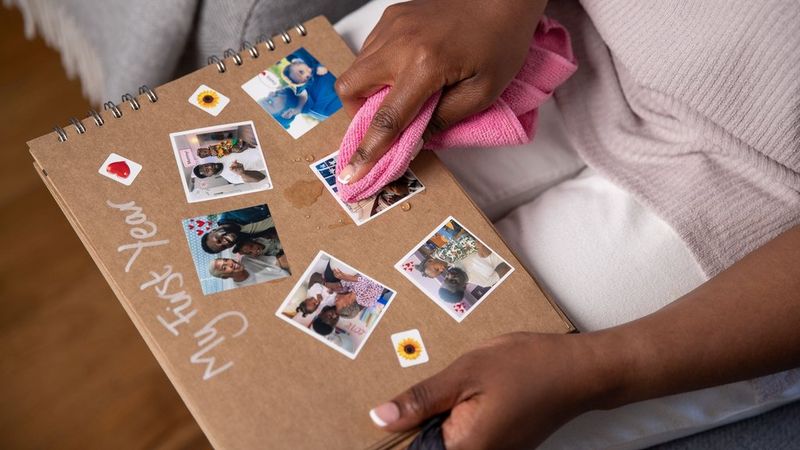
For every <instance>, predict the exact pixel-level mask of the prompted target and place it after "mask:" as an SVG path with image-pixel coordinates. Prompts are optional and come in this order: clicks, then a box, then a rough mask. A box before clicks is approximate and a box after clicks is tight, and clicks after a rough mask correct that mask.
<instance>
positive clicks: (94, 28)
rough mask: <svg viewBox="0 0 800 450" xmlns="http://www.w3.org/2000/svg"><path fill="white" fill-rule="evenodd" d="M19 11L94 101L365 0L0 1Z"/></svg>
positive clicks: (346, 10) (133, 90) (335, 15)
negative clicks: (246, 42) (243, 43)
mask: <svg viewBox="0 0 800 450" xmlns="http://www.w3.org/2000/svg"><path fill="white" fill-rule="evenodd" d="M3 3H4V4H5V6H7V7H9V6H13V7H17V8H18V9H19V10H20V11H22V14H23V16H24V17H25V32H26V34H27V36H28V37H29V38H32V37H33V36H34V35H35V34H39V35H41V36H42V37H43V38H44V39H45V40H46V41H47V42H48V44H49V45H50V46H52V47H55V48H56V49H57V50H58V51H59V52H60V53H61V58H62V61H63V64H64V67H65V68H66V71H67V74H68V75H69V76H70V77H75V76H78V77H80V80H81V85H82V86H83V90H84V94H85V95H86V96H87V97H88V98H89V100H90V101H91V102H92V103H94V104H95V105H99V104H101V103H102V102H103V101H106V100H114V101H115V103H117V102H119V98H120V96H121V95H122V94H125V93H126V92H130V93H132V94H136V92H137V89H138V87H139V86H141V85H142V84H147V85H148V86H151V87H155V86H158V85H160V84H163V83H166V82H168V81H170V80H172V79H174V78H176V77H178V76H180V75H182V74H184V73H187V72H190V71H192V70H195V69H197V68H198V67H201V66H203V65H205V64H206V62H207V58H208V56H210V55H214V54H216V55H219V56H222V53H223V52H224V51H225V49H228V48H233V49H235V50H237V51H238V50H239V49H240V48H241V43H242V41H249V42H251V43H253V42H255V41H256V39H257V38H258V36H259V35H261V34H265V35H266V36H273V35H276V34H278V33H280V32H281V31H284V30H285V29H287V28H289V27H291V26H292V25H294V24H295V23H298V22H303V21H305V20H308V19H311V18H312V17H314V16H317V15H320V14H322V15H325V16H326V17H327V18H328V20H330V21H331V22H333V21H336V20H339V19H340V18H341V17H343V16H344V15H345V14H347V13H349V12H350V11H352V10H354V9H356V8H357V7H358V6H360V5H362V4H363V3H366V0H306V1H302V2H298V1H292V0H250V1H243V0H240V1H236V0H215V1H205V2H204V1H199V0H169V1H158V0H137V1H125V0H102V1H90V0H3Z"/></svg>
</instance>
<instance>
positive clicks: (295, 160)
mask: <svg viewBox="0 0 800 450" xmlns="http://www.w3.org/2000/svg"><path fill="white" fill-rule="evenodd" d="M300 161H302V159H300V157H299V156H298V157H297V158H295V159H294V162H300Z"/></svg>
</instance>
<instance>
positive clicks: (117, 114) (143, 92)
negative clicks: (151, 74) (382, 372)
mask: <svg viewBox="0 0 800 450" xmlns="http://www.w3.org/2000/svg"><path fill="white" fill-rule="evenodd" d="M291 30H294V31H296V32H297V35H298V36H299V37H305V36H306V35H308V30H306V27H305V26H304V25H303V24H302V23H297V24H295V25H294V26H293V27H292V28H290V29H289V30H286V31H281V33H280V34H278V35H276V36H274V37H280V39H281V41H283V43H284V44H290V43H291V42H292V36H291V35H290V34H289V31H291ZM261 44H264V47H265V48H266V49H267V51H270V52H273V51H275V49H277V46H276V45H275V41H274V40H273V39H272V38H270V37H269V36H267V35H266V34H262V35H260V36H258V38H256V42H255V44H251V43H250V42H248V41H243V42H242V45H241V47H240V48H239V51H238V52H237V51H236V50H234V49H232V48H229V49H227V50H225V52H223V54H222V59H220V58H218V57H217V56H216V55H211V56H209V57H208V64H209V65H212V64H213V65H215V66H217V71H218V72H219V73H225V71H227V70H228V65H227V64H225V60H227V59H231V60H233V63H234V64H235V65H237V66H241V65H242V64H244V61H245V60H244V58H242V53H243V52H245V51H246V52H247V53H248V54H249V55H250V59H257V58H258V57H259V56H261V52H260V51H259V49H258V46H259V45H261ZM138 96H145V97H147V100H149V101H150V103H156V102H157V101H158V95H157V94H156V92H155V91H154V90H153V89H150V88H149V87H147V85H142V86H140V87H139V95H138ZM122 103H128V105H130V107H131V109H132V110H134V111H138V110H139V109H141V104H140V103H139V100H138V99H137V97H135V96H133V95H131V94H130V93H126V94H125V95H123V96H122V102H121V103H120V104H122ZM103 110H104V111H110V112H111V115H112V116H113V117H114V118H115V119H119V118H121V117H122V110H120V108H119V106H118V105H116V104H114V102H110V101H109V102H105V103H103ZM88 118H91V119H92V120H93V121H94V124H95V125H96V126H98V127H102V126H103V125H105V123H106V121H105V119H103V117H102V116H101V115H100V113H98V112H97V111H95V110H94V109H90V110H89V116H88V117H87V119H88ZM69 122H70V124H71V125H72V126H73V127H74V128H75V131H76V132H77V133H78V134H84V133H86V126H85V125H84V124H83V122H82V121H81V120H78V119H77V118H75V117H70V118H69ZM53 130H54V131H55V133H56V138H57V139H58V141H59V142H66V141H67V139H69V136H68V135H67V131H66V130H65V129H64V128H62V127H59V126H55V127H53Z"/></svg>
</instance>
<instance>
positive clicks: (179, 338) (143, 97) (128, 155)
mask: <svg viewBox="0 0 800 450" xmlns="http://www.w3.org/2000/svg"><path fill="white" fill-rule="evenodd" d="M225 56H226V57H225V58H223V59H220V58H212V59H210V61H211V63H210V64H209V65H208V66H206V67H204V68H202V69H199V70H197V71H195V72H193V73H190V74H187V75H185V76H183V77H182V78H179V79H177V80H174V81H171V82H169V83H166V84H164V85H162V86H152V87H147V86H142V87H141V88H140V90H139V92H138V95H125V96H124V97H123V101H122V102H121V103H117V104H115V103H114V102H109V103H107V104H106V105H105V110H104V111H102V112H94V111H92V112H91V116H90V117H89V118H83V119H81V120H78V119H71V120H70V122H71V125H70V126H67V127H64V128H61V127H57V129H56V133H50V134H47V135H44V136H41V137H39V138H36V139H33V140H31V141H30V142H29V143H28V144H29V147H30V151H31V154H32V156H33V159H34V163H33V164H34V168H35V169H36V171H37V173H38V174H39V175H40V177H41V178H42V180H43V182H44V183H45V185H46V186H47V188H48V189H49V191H50V193H51V194H52V196H53V198H54V199H55V200H56V203H57V204H58V206H59V207H60V208H61V210H62V211H63V213H64V215H65V217H66V218H67V220H68V221H69V222H70V223H71V225H72V227H73V229H74V230H75V232H76V234H77V236H78V237H79V238H80V239H81V241H82V242H83V244H84V246H85V247H86V249H87V251H88V252H89V254H90V255H91V256H92V258H93V260H94V261H95V263H96V264H97V267H98V269H99V270H100V271H101V272H102V273H103V275H104V277H105V278H106V281H107V282H108V284H109V286H110V288H111V291H113V293H114V295H115V296H116V297H117V298H118V299H119V301H120V303H121V305H122V307H123V308H124V309H125V311H126V312H127V313H128V315H129V317H130V319H131V322H132V323H133V326H135V327H136V328H137V330H138V331H139V333H140V334H141V335H142V337H143V339H144V341H145V342H146V344H147V345H148V347H149V348H150V350H151V351H152V353H153V355H154V356H155V358H156V359H157V360H158V362H159V364H160V365H161V367H162V368H163V370H164V372H165V373H166V375H167V376H168V377H169V379H170V381H171V382H172V384H173V385H174V386H175V389H176V390H177V392H178V393H179V394H180V396H181V398H182V399H183V401H184V402H185V403H186V405H187V407H188V409H189V410H190V411H191V413H192V415H193V416H194V418H195V419H196V420H197V422H198V424H199V425H200V427H201V428H202V429H203V431H204V433H205V434H206V435H207V437H208V439H209V441H210V442H211V444H212V445H213V446H214V447H215V448H237V449H239V448H292V449H316V448H341V449H374V450H377V449H384V448H385V449H389V448H401V447H403V446H404V445H408V443H409V442H410V440H412V439H413V438H414V435H415V433H414V432H409V433H402V434H390V433H386V432H384V431H382V430H380V429H378V428H377V427H375V426H374V424H373V423H372V421H371V420H370V419H369V415H368V412H369V410H370V409H371V408H372V407H373V406H374V405H377V404H380V403H382V402H383V401H385V400H386V399H389V398H391V397H393V396H394V395H396V394H398V393H400V392H402V391H403V390H405V389H406V388H408V387H409V386H411V385H413V384H414V383H416V382H418V381H421V380H422V379H424V378H426V377H429V376H431V375H433V374H435V373H436V372H438V371H439V370H441V369H443V368H444V367H446V366H447V365H448V364H450V363H451V362H452V361H453V360H455V359H456V358H457V357H458V356H459V355H461V354H462V353H464V352H466V351H468V350H470V349H472V348H474V347H475V346H477V345H480V344H481V343H482V342H483V341H485V340H486V339H489V338H491V337H494V336H497V335H500V334H503V333H507V332H511V331H519V330H528V331H537V332H543V333H569V332H574V331H575V328H574V327H573V326H572V324H571V323H570V322H569V320H568V319H567V318H566V316H565V315H564V314H563V313H562V312H561V311H560V310H559V309H558V307H557V306H556V305H555V304H553V303H552V302H551V301H550V300H549V299H548V298H547V296H546V295H545V294H544V293H543V292H542V290H541V289H540V288H539V286H538V285H537V283H536V281H535V280H534V279H533V278H532V277H531V275H530V274H529V273H528V272H527V271H526V270H525V268H524V267H523V266H522V264H521V263H520V261H519V260H518V259H517V258H516V257H515V255H514V254H513V253H512V252H511V251H510V250H509V248H508V246H506V244H505V243H504V242H503V240H502V239H501V238H500V237H499V236H498V234H497V232H496V231H495V230H494V228H493V226H492V224H491V223H490V222H489V221H488V219H487V218H486V217H485V216H484V215H483V213H482V212H481V211H480V210H479V209H478V208H477V207H476V206H475V204H474V203H473V202H472V201H471V200H470V198H469V197H468V196H467V194H466V193H465V192H464V191H463V190H462V188H461V187H460V185H459V184H458V183H457V182H456V180H455V178H454V177H453V175H452V174H451V173H450V172H449V171H448V170H447V169H446V168H445V167H444V166H443V165H442V164H441V162H440V161H439V160H438V158H437V157H436V155H435V153H433V152H421V153H420V155H419V156H418V157H417V158H416V159H415V160H414V161H413V163H412V165H411V168H410V169H409V170H407V171H406V172H405V173H403V174H402V175H401V176H400V177H398V178H397V179H395V180H393V181H391V182H389V183H388V184H387V185H386V186H384V187H383V188H382V189H381V190H380V191H379V192H378V193H376V194H375V195H373V196H371V197H368V198H365V199H362V200H360V201H357V202H345V201H343V200H342V198H341V197H340V195H339V192H338V190H337V186H336V173H337V166H336V164H337V156H338V151H339V145H340V143H341V141H342V137H343V136H344V134H345V131H346V130H347V127H348V125H349V122H350V117H349V116H348V115H347V113H346V112H345V111H344V109H343V107H342V102H341V100H340V99H339V97H338V96H337V94H336V90H335V89H334V86H335V83H336V79H337V77H338V76H340V75H341V74H342V73H344V72H345V71H346V70H347V68H348V67H349V65H350V63H351V62H352V61H353V59H354V55H353V53H352V51H351V50H350V49H349V48H348V47H347V45H346V44H345V43H344V41H343V40H342V39H341V38H340V37H339V36H338V35H337V34H336V32H335V31H334V29H333V28H332V27H331V25H330V24H329V23H328V21H327V20H326V19H325V18H324V17H317V18H315V19H312V20H310V21H308V22H305V23H303V24H298V25H295V26H293V27H291V28H290V29H288V30H287V31H286V32H284V33H281V34H280V35H278V36H276V37H274V38H272V39H269V40H266V41H264V42H259V43H257V44H255V45H250V44H247V45H245V46H243V50H242V51H241V52H238V53H237V52H235V51H227V52H226V53H225ZM76 180H80V182H76ZM107 345H114V343H111V342H110V343H108V344H107ZM343 424H347V426H343Z"/></svg>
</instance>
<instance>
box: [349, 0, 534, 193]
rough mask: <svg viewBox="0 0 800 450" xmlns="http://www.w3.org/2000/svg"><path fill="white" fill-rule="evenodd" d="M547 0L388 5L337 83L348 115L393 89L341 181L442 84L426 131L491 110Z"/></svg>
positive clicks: (366, 166)
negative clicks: (378, 94) (383, 90)
mask: <svg viewBox="0 0 800 450" xmlns="http://www.w3.org/2000/svg"><path fill="white" fill-rule="evenodd" d="M546 3H547V2H546V0H414V1H410V2H406V3H400V4H396V5H393V6H390V7H389V8H387V9H386V11H385V12H384V13H383V16H382V17H381V19H380V21H379V22H378V24H377V25H376V26H375V29H373V30H372V33H370V35H369V36H368V37H367V39H366V41H365V42H364V46H363V48H362V49H361V53H360V54H359V55H358V57H357V58H356V61H355V62H354V63H353V65H352V66H351V67H350V68H349V69H348V70H347V71H346V72H344V73H343V74H342V76H340V77H339V78H338V80H337V81H336V91H337V93H338V94H339V97H340V98H341V99H342V102H343V103H344V105H345V107H346V108H347V110H348V111H349V112H350V114H355V112H356V111H357V110H358V108H359V107H360V106H361V104H362V103H363V102H364V100H365V99H366V98H367V97H369V96H370V95H372V94H374V93H375V92H377V91H379V90H380V89H381V88H383V87H384V86H392V91H391V93H389V95H387V96H386V99H385V100H384V102H383V104H382V105H381V106H380V108H379V109H378V112H377V113H376V114H375V117H374V119H373V120H372V124H371V125H370V128H369V130H368V131H367V133H366V135H365V136H364V139H363V140H362V142H361V145H360V146H359V148H358V150H357V152H356V154H355V156H353V158H352V160H351V161H350V164H348V165H347V166H346V167H345V168H344V169H343V170H342V171H341V172H340V173H339V179H341V180H345V179H346V180H347V182H348V183H352V182H354V181H357V180H359V179H361V178H362V177H363V176H364V175H366V174H367V173H368V172H369V170H370V169H371V168H372V166H374V165H375V163H376V162H377V161H378V160H379V159H380V157H381V156H383V154H384V153H386V151H387V150H388V149H389V147H391V145H392V143H393V142H394V141H395V140H396V139H397V137H398V136H399V135H400V133H401V132H402V131H403V130H404V129H405V128H406V127H407V126H408V125H409V123H411V121H412V119H413V118H414V117H415V116H416V115H417V113H418V112H419V110H420V108H421V107H422V105H423V104H424V103H425V101H426V100H427V99H428V98H430V97H431V96H432V95H433V94H434V93H436V92H437V91H439V90H442V89H444V92H443V95H442V97H441V99H440V100H439V104H438V106H437V107H436V109H435V111H434V113H433V117H432V119H431V121H430V126H429V129H428V131H427V132H426V136H429V135H430V134H431V133H435V132H438V131H441V130H443V129H446V128H448V127H449V126H450V125H452V124H455V123H457V122H459V121H461V120H462V119H464V118H466V117H469V116H471V115H473V114H475V113H477V112H480V111H482V110H484V109H486V108H488V107H489V106H490V105H491V104H492V103H493V102H494V101H495V100H496V99H497V97H499V96H500V94H501V93H502V92H503V90H504V89H505V87H506V86H507V85H508V83H509V82H510V81H511V79H512V78H514V76H515V75H516V74H517V72H519V70H520V68H521V67H522V64H523V62H524V61H525V57H526V55H527V53H528V48H529V46H530V43H531V39H533V33H534V31H535V30H536V25H537V24H538V22H539V19H540V18H541V15H542V12H543V11H544V6H545V4H546Z"/></svg>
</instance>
